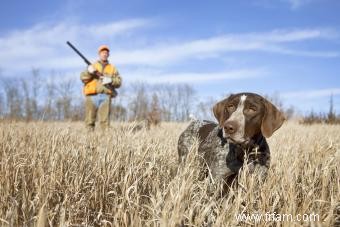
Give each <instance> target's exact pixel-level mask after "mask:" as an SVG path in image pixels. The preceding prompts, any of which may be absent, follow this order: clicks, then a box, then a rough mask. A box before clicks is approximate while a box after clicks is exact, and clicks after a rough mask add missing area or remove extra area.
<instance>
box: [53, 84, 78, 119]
mask: <svg viewBox="0 0 340 227" xmlns="http://www.w3.org/2000/svg"><path fill="white" fill-rule="evenodd" d="M73 86H74V80H72V79H69V80H64V81H61V82H59V84H58V85H57V86H56V91H57V95H58V97H57V99H56V108H57V119H58V120H65V119H71V118H72V116H71V113H72V97H73Z"/></svg>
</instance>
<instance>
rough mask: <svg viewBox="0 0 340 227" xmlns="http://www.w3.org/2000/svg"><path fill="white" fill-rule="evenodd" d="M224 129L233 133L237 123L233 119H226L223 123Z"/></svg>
mask: <svg viewBox="0 0 340 227" xmlns="http://www.w3.org/2000/svg"><path fill="white" fill-rule="evenodd" d="M224 130H225V132H226V133H228V134H230V135H231V134H234V133H235V132H236V131H237V123H236V122H235V121H227V122H226V123H225V124H224Z"/></svg>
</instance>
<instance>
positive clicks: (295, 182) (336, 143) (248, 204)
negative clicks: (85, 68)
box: [0, 122, 340, 226]
mask: <svg viewBox="0 0 340 227" xmlns="http://www.w3.org/2000/svg"><path fill="white" fill-rule="evenodd" d="M82 126H83V125H82V124H81V123H28V124H25V123H0V161H1V164H0V226H48V225H49V226H181V225H183V226H185V225H188V226H202V225H203V226H204V225H213V226H236V225H241V226H243V225H255V224H257V225H264V224H266V225H273V226H277V225H278V226H291V225H297V226H299V225H307V226H330V225H332V224H333V221H334V218H335V214H334V212H335V210H336V206H337V204H338V203H339V201H340V191H339V186H340V182H339V163H340V126H328V125H327V126H326V125H312V126H303V125H298V124H294V123H289V122H288V123H286V124H285V125H284V126H283V127H282V128H281V129H280V130H278V131H277V132H276V133H275V134H274V136H273V137H272V138H270V139H269V141H268V142H269V145H270V147H271V153H272V161H271V164H272V166H271V169H270V171H269V175H268V178H267V180H266V181H265V182H264V183H259V182H258V181H257V179H256V178H255V177H254V176H251V175H249V174H247V171H244V172H243V173H242V174H240V180H239V185H238V186H237V187H234V188H232V189H231V190H230V191H229V193H228V194H227V195H221V190H220V185H214V184H212V183H211V182H210V180H209V178H206V179H204V180H202V179H200V171H199V170H200V166H199V163H200V162H199V159H200V157H199V156H197V154H196V151H197V147H193V148H192V153H191V155H190V157H189V159H188V161H187V163H186V166H185V167H184V168H181V169H180V171H177V167H178V166H177V138H178V136H179V133H180V132H181V131H182V130H183V129H184V128H185V126H186V124H179V123H163V124H162V125H161V126H159V127H156V128H152V129H151V130H140V131H137V132H136V131H134V130H133V126H132V125H130V124H114V125H113V127H112V128H111V129H110V130H109V132H107V133H106V134H103V133H101V132H100V131H98V132H94V133H91V134H88V133H86V132H85V131H84V130H83V127H82ZM274 212H275V214H292V215H293V216H295V215H298V214H301V215H303V214H313V213H314V214H317V215H319V221H316V222H314V221H310V220H309V221H299V222H289V221H285V222H277V221H274V220H271V221H268V222H267V223H265V222H264V221H263V220H262V221H261V222H258V223H256V222H254V221H253V220H248V221H239V220H237V218H236V215H237V214H241V213H244V214H254V213H260V214H265V213H274Z"/></svg>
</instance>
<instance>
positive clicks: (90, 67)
mask: <svg viewBox="0 0 340 227" xmlns="http://www.w3.org/2000/svg"><path fill="white" fill-rule="evenodd" d="M87 71H88V72H89V73H90V74H94V73H95V72H96V71H97V70H96V69H95V68H94V67H93V65H89V66H88V67H87Z"/></svg>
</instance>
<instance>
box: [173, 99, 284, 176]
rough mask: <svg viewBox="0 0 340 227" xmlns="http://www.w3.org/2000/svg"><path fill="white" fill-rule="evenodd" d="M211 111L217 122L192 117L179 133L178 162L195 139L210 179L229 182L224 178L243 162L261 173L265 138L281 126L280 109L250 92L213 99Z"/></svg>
mask: <svg viewBox="0 0 340 227" xmlns="http://www.w3.org/2000/svg"><path fill="white" fill-rule="evenodd" d="M213 113H214V116H215V118H216V119H217V121H218V123H215V122H212V121H200V120H197V119H193V120H191V122H190V124H189V126H188V127H187V128H186V129H185V130H184V131H183V132H182V133H181V134H180V136H179V139H178V156H179V163H180V164H184V163H185V160H186V157H187V155H188V152H189V150H190V148H191V146H192V145H193V144H194V143H195V141H197V139H198V141H199V147H198V153H199V154H200V155H202V156H203V158H204V161H205V163H206V165H207V167H208V169H209V170H210V172H211V176H212V178H213V179H215V180H224V181H227V182H230V181H229V180H228V178H229V179H230V177H235V176H236V175H237V174H238V173H239V171H240V169H241V168H242V166H243V165H244V164H246V165H248V167H249V168H248V169H249V171H250V172H254V171H258V172H260V174H262V175H264V177H265V176H266V173H267V170H268V168H269V166H270V150H269V146H268V144H267V141H266V138H268V137H270V136H271V135H272V134H273V133H274V132H275V131H276V130H277V129H279V128H280V127H281V126H282V124H283V122H284V120H285V117H284V115H283V113H282V112H281V111H279V110H278V109H277V107H275V106H274V105H273V104H272V103H271V102H270V101H268V100H267V99H265V98H263V97H262V96H260V95H258V94H254V93H239V94H232V95H230V96H229V97H228V98H226V99H224V100H222V101H220V102H218V103H216V104H215V105H214V107H213Z"/></svg>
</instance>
